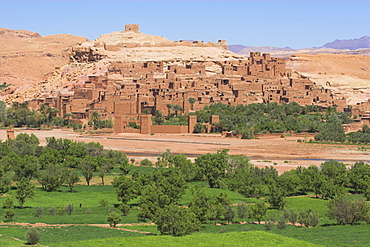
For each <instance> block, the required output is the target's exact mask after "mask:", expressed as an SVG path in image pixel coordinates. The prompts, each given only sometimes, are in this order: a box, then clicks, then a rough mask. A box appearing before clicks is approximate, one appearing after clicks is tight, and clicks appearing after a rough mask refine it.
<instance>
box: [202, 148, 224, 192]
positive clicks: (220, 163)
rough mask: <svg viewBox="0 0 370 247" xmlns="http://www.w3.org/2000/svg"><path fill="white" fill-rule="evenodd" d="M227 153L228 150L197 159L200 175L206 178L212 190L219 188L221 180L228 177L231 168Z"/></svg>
mask: <svg viewBox="0 0 370 247" xmlns="http://www.w3.org/2000/svg"><path fill="white" fill-rule="evenodd" d="M227 152H228V150H227V149H224V150H221V151H220V150H219V151H217V153H216V154H210V153H208V154H205V155H202V156H200V157H198V158H196V159H195V164H196V165H197V166H198V167H199V170H198V171H199V174H200V175H201V176H203V177H205V179H206V180H207V181H208V184H209V186H210V187H211V188H219V187H220V185H221V180H222V179H224V178H225V177H226V175H227V170H228V168H229V167H230V164H229V163H228V154H227Z"/></svg>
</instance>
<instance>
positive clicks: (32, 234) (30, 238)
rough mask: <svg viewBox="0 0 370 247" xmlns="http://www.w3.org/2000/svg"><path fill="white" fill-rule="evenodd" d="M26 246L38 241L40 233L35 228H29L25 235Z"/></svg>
mask: <svg viewBox="0 0 370 247" xmlns="http://www.w3.org/2000/svg"><path fill="white" fill-rule="evenodd" d="M25 237H26V239H27V244H31V245H34V244H37V243H38V242H39V241H40V233H39V231H37V229H36V228H30V229H29V230H28V231H27V232H26V235H25Z"/></svg>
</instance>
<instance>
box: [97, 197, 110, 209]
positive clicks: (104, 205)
mask: <svg viewBox="0 0 370 247" xmlns="http://www.w3.org/2000/svg"><path fill="white" fill-rule="evenodd" d="M99 204H100V206H101V207H106V206H108V204H109V202H108V201H107V200H105V199H100V201H99Z"/></svg>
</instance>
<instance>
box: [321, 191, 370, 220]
mask: <svg viewBox="0 0 370 247" xmlns="http://www.w3.org/2000/svg"><path fill="white" fill-rule="evenodd" d="M327 206H328V208H329V210H328V217H329V219H332V220H335V221H336V222H337V224H339V225H347V224H348V225H354V224H356V223H357V222H358V221H368V220H369V219H370V206H369V205H368V204H367V203H366V202H365V201H364V200H359V201H350V200H349V199H347V198H346V197H339V198H335V199H333V200H331V201H329V203H328V204H327Z"/></svg>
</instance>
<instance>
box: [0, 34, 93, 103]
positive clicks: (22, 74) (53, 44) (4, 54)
mask: <svg viewBox="0 0 370 247" xmlns="http://www.w3.org/2000/svg"><path fill="white" fill-rule="evenodd" d="M84 41H87V38H84V37H77V36H73V35H69V34H59V35H49V36H45V37H42V36H41V35H40V34H38V33H36V32H31V31H24V30H11V29H6V28H0V56H1V59H0V67H1V70H0V81H1V83H3V82H6V83H8V84H12V85H11V86H10V87H8V88H6V89H5V90H3V91H1V92H0V99H1V100H4V99H5V98H7V96H8V95H9V94H12V93H16V94H22V93H23V92H25V91H26V90H27V89H28V88H30V87H32V86H33V85H35V84H36V83H38V82H40V81H42V80H44V79H46V78H47V77H48V76H49V75H50V73H51V72H53V71H54V70H55V67H59V66H63V65H65V64H67V63H68V61H69V51H68V48H69V47H70V46H73V45H76V44H79V43H81V42H84Z"/></svg>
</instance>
